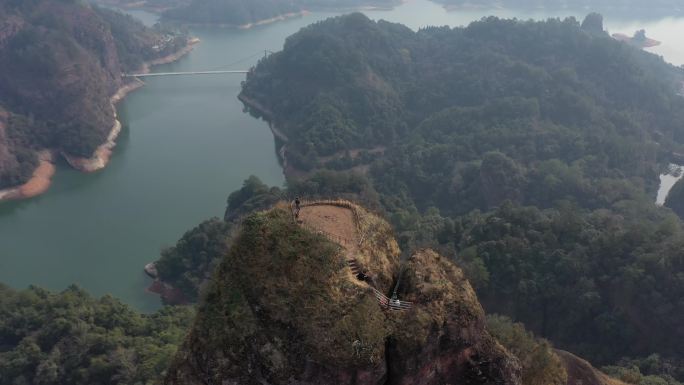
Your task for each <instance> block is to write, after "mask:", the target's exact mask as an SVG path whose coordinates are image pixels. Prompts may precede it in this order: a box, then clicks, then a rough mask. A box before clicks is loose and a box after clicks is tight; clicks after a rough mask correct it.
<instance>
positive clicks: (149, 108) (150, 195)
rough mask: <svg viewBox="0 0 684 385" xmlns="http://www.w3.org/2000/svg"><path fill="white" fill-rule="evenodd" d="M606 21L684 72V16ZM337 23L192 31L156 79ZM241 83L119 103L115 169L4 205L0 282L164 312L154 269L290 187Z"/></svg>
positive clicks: (409, 8)
mask: <svg viewBox="0 0 684 385" xmlns="http://www.w3.org/2000/svg"><path fill="white" fill-rule="evenodd" d="M366 13H367V14H368V15H369V16H370V17H372V18H376V19H380V18H382V19H386V20H389V21H394V22H400V23H404V24H406V25H408V26H410V27H411V28H414V29H417V28H420V27H423V26H427V25H451V26H456V25H464V24H468V23H469V22H471V21H473V20H478V19H480V18H481V17H483V16H486V15H491V14H493V15H496V16H500V17H517V18H521V19H529V18H534V19H540V18H547V17H559V16H562V17H564V16H569V15H574V16H577V17H583V16H584V14H586V13H588V10H580V11H569V10H564V11H558V12H553V11H549V10H539V11H535V12H533V13H524V14H523V13H521V12H515V11H510V10H502V9H496V10H483V9H479V10H467V11H452V12H447V11H445V10H444V9H443V8H442V7H440V6H438V5H436V4H434V3H431V2H428V1H426V0H412V1H411V0H410V1H408V2H407V3H405V4H404V5H402V6H400V7H397V8H396V9H394V10H391V11H368V12H366ZM603 13H604V15H605V17H606V27H607V28H608V29H609V30H610V31H611V32H625V33H630V34H631V33H632V32H633V31H635V30H636V29H640V28H645V29H646V30H647V32H648V34H649V36H651V37H653V38H654V39H657V40H660V41H663V42H664V44H663V45H662V46H660V47H657V48H655V49H653V50H652V51H653V52H655V53H658V54H660V55H664V56H665V57H666V58H667V60H669V61H670V62H673V63H675V64H678V65H679V64H683V63H684V44H683V43H684V19H681V18H648V17H642V16H624V15H615V16H614V17H613V16H612V15H611V14H610V12H609V11H604V12H603ZM135 15H136V16H139V17H141V18H143V19H144V20H145V22H146V23H153V22H154V21H155V19H156V17H155V16H154V15H151V14H148V13H144V12H135ZM332 15H334V14H333V13H311V14H308V15H306V16H303V17H301V18H297V19H291V20H287V21H283V22H278V23H274V24H270V25H265V26H260V27H257V28H254V29H250V30H231V29H209V28H207V29H193V30H192V31H191V32H192V34H193V35H194V36H197V37H198V38H200V39H201V43H200V44H199V45H197V46H196V48H195V50H194V51H193V52H192V53H190V54H189V55H188V56H186V57H185V58H183V59H181V60H180V61H178V62H176V63H173V64H170V65H165V66H162V67H158V68H155V69H154V71H159V72H161V71H165V72H166V71H174V72H175V71H199V70H212V69H219V68H220V67H224V66H226V65H228V64H232V66H231V68H230V69H247V68H249V67H250V66H252V65H254V64H255V63H256V61H257V60H258V58H259V57H260V54H261V53H262V52H263V51H264V50H274V51H275V50H279V49H280V48H281V47H282V44H283V42H284V40H285V38H286V37H287V36H288V35H290V34H292V33H294V32H296V31H297V30H299V29H300V28H302V27H303V26H306V25H308V24H310V23H312V22H315V21H317V20H321V19H324V18H326V17H329V16H332ZM247 57H250V58H249V59H248V60H242V61H240V60H241V59H244V58H247ZM238 61H239V62H238ZM243 77H244V75H235V74H232V75H211V76H194V77H164V78H151V79H148V80H146V86H145V87H143V88H142V89H140V90H138V91H136V92H134V93H132V94H131V95H129V96H128V97H127V98H126V99H125V100H124V101H123V102H122V103H121V104H120V105H119V114H120V116H121V121H122V123H123V125H124V131H123V133H122V135H121V137H120V139H119V142H118V143H119V144H118V146H117V147H116V150H115V153H114V155H113V157H112V160H111V162H110V164H109V166H108V167H107V169H105V170H103V171H102V172H99V173H97V174H81V173H79V172H76V171H74V170H71V169H70V168H68V167H67V166H66V165H64V164H59V165H58V171H57V174H56V176H55V178H54V181H53V185H52V187H51V189H50V190H49V191H48V192H47V193H46V194H45V195H43V196H40V197H38V198H35V199H31V200H28V201H21V202H10V203H3V204H1V205H0V282H2V283H4V284H7V285H10V286H12V287H15V288H25V287H27V286H28V285H31V284H35V285H38V286H41V287H45V288H48V289H53V290H61V289H64V288H65V287H67V286H68V285H70V284H73V283H75V284H78V285H80V286H82V287H84V288H85V289H86V290H88V291H89V292H90V293H92V294H93V295H96V296H100V295H105V294H112V295H114V296H116V297H118V298H121V299H122V300H123V301H125V302H127V303H129V304H131V305H133V306H134V307H136V308H138V309H140V310H143V311H151V310H154V309H155V308H158V307H159V306H160V305H159V300H158V298H157V297H156V296H154V295H152V294H148V293H146V292H145V287H146V286H148V285H149V279H148V278H147V277H145V275H144V274H143V272H142V268H143V266H144V265H145V263H147V262H149V261H152V260H155V259H157V257H158V255H159V251H160V249H161V248H163V247H166V246H170V245H173V244H174V243H175V241H176V240H177V239H178V238H179V237H180V236H181V235H182V234H183V232H184V231H186V230H188V229H190V228H191V227H193V226H195V225H196V224H198V223H199V222H200V221H202V220H204V219H207V218H210V217H212V216H222V215H223V210H224V207H225V202H226V197H227V196H228V194H229V193H230V192H231V191H233V190H235V189H237V188H239V187H240V185H241V183H242V181H243V180H244V179H246V178H247V177H248V176H249V175H256V176H258V177H259V178H261V179H262V180H263V181H264V182H266V183H268V184H270V185H282V183H283V182H284V178H283V176H282V171H281V169H280V166H279V164H278V162H277V158H276V154H275V144H274V141H273V137H272V134H271V132H270V130H269V128H268V126H267V124H266V123H264V122H263V121H259V120H256V119H253V118H251V117H250V116H249V115H247V114H245V113H243V110H242V105H241V103H240V102H239V101H238V100H237V98H236V96H237V95H238V93H239V90H240V82H241V81H242V80H243Z"/></svg>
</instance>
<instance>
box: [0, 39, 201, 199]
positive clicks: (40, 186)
mask: <svg viewBox="0 0 684 385" xmlns="http://www.w3.org/2000/svg"><path fill="white" fill-rule="evenodd" d="M199 42H200V40H199V39H198V38H191V39H189V40H188V43H187V44H186V45H185V47H183V48H181V49H180V50H178V51H177V52H175V53H173V54H170V55H167V56H164V57H161V58H157V59H154V60H150V61H148V62H145V63H144V64H143V65H142V68H141V69H140V71H141V73H148V72H149V71H150V68H151V67H153V66H156V65H162V64H169V63H173V62H175V61H177V60H179V59H181V58H182V57H184V56H185V55H187V54H189V53H190V52H191V51H192V50H193V48H194V46H195V45H196V44H197V43H199ZM144 85H145V83H144V82H142V81H141V80H140V79H135V80H133V81H130V82H128V83H126V84H124V85H122V86H121V87H119V88H118V89H117V90H116V92H115V93H114V94H113V95H112V96H110V98H109V102H110V105H111V108H112V111H113V114H114V123H113V125H112V128H111V129H110V130H109V134H108V135H107V139H106V140H105V142H104V143H102V144H101V145H99V146H98V147H97V149H95V152H94V153H93V156H92V157H90V158H83V157H75V156H70V155H68V154H65V153H64V152H60V154H59V155H60V156H61V157H62V158H63V159H64V160H65V161H66V162H67V163H68V164H69V166H71V167H72V168H74V169H76V170H78V171H81V172H85V173H93V172H96V171H99V170H102V169H104V168H105V167H107V164H108V163H109V160H110V158H111V156H112V153H113V150H114V147H116V139H117V138H118V137H119V134H120V133H121V129H122V124H121V122H120V121H119V119H118V113H117V109H116V105H117V104H118V103H119V102H121V101H122V100H123V99H124V98H125V97H126V96H127V95H128V94H130V93H131V92H133V91H135V90H137V89H139V88H141V87H143V86H144ZM38 158H39V159H40V163H39V165H38V167H36V169H35V170H34V171H33V175H32V176H31V178H30V179H29V180H28V181H26V183H24V184H22V185H19V186H14V187H9V188H6V189H2V190H0V203H2V202H5V201H9V200H23V199H29V198H34V197H36V196H38V195H41V194H44V193H45V192H46V191H47V190H48V189H49V188H50V185H51V184H52V177H53V176H54V175H55V173H56V171H57V167H56V166H55V151H54V150H52V149H43V150H41V151H38Z"/></svg>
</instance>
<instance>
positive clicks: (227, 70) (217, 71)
mask: <svg viewBox="0 0 684 385" xmlns="http://www.w3.org/2000/svg"><path fill="white" fill-rule="evenodd" d="M272 53H273V51H269V50H264V51H258V52H257V53H254V54H251V55H249V56H247V57H244V58H242V59H240V60H237V61H234V62H232V63H229V64H226V65H222V66H220V67H216V68H211V69H208V70H202V71H184V72H151V73H131V74H126V73H124V74H121V77H123V78H151V77H163V76H193V75H225V74H247V73H249V70H243V69H232V67H233V66H236V65H237V64H240V63H243V62H245V61H247V60H250V59H253V58H255V57H256V56H258V55H262V54H263V55H264V57H266V56H268V55H270V54H272Z"/></svg>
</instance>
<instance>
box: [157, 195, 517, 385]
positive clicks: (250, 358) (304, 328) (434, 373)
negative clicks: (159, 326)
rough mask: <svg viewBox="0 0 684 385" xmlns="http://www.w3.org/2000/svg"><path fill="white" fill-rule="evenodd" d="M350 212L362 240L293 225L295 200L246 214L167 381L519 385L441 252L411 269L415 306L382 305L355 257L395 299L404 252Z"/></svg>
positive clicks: (382, 229) (359, 212)
mask: <svg viewBox="0 0 684 385" xmlns="http://www.w3.org/2000/svg"><path fill="white" fill-rule="evenodd" d="M307 209H308V208H307ZM347 209H349V210H353V212H354V217H355V221H356V229H355V230H353V233H354V235H353V238H354V239H353V240H352V241H353V242H354V243H355V244H356V245H354V246H350V245H349V244H348V243H347V242H342V243H344V245H342V244H341V243H339V244H338V243H335V242H332V241H331V239H333V238H334V236H335V234H333V231H334V230H333V231H328V230H330V228H328V227H326V229H320V230H319V231H316V229H311V228H310V227H309V226H306V225H305V224H303V225H299V224H296V223H295V222H294V221H293V218H292V215H291V213H290V208H289V206H288V205H286V204H279V205H277V206H276V208H274V209H272V210H269V211H264V212H260V213H256V214H252V215H250V216H248V217H247V218H246V219H245V220H244V221H243V223H242V229H241V231H240V233H239V234H238V235H237V237H236V239H235V240H234V242H233V243H232V247H231V249H230V251H229V252H228V254H227V255H226V256H225V257H224V258H223V261H222V262H221V264H220V265H219V267H218V269H217V270H216V272H215V275H214V277H213V280H212V282H211V283H210V285H209V286H208V288H207V290H206V292H205V293H204V298H203V300H202V301H201V303H200V305H199V307H198V316H197V318H196V320H195V324H194V326H193V328H192V330H191V331H190V333H189V335H188V337H187V339H186V341H185V343H184V345H183V347H182V348H181V349H180V351H179V352H178V354H177V355H176V358H175V360H174V362H173V363H172V365H171V368H170V369H169V371H168V375H167V377H166V378H165V380H164V383H165V384H179V385H180V384H183V385H189V384H226V385H227V384H231V385H233V384H235V385H237V384H240V385H248V384H250V385H251V384H255V385H256V384H274V385H275V384H302V385H304V384H311V385H313V384H323V385H324V384H358V385H362V384H369V385H370V384H373V385H375V384H406V385H409V384H411V385H416V384H419V385H432V384H435V385H437V384H520V383H521V379H520V365H519V363H518V361H517V360H516V359H515V358H514V357H513V356H512V355H511V354H510V353H508V352H507V351H506V350H505V349H504V348H503V347H502V346H501V345H499V344H498V342H497V341H496V340H495V339H494V338H493V337H491V336H490V334H489V333H488V332H487V330H486V328H485V321H484V311H483V310H482V307H481V306H480V304H479V302H478V301H477V298H476V296H475V293H474V291H473V289H472V288H471V287H470V284H469V283H468V282H467V280H465V278H464V276H463V273H462V272H461V270H460V269H458V268H457V267H456V266H454V265H453V264H452V263H451V262H449V261H448V260H446V259H444V258H441V257H440V256H439V255H437V254H436V253H435V252H433V251H430V250H424V251H421V252H419V253H417V254H415V255H414V256H413V257H411V258H410V260H409V261H408V262H407V263H406V265H405V268H404V269H403V274H402V275H403V278H402V281H401V283H400V288H401V290H400V297H401V299H405V300H408V301H413V302H414V306H413V308H412V309H411V310H409V311H402V312H397V311H390V310H387V309H386V308H384V307H382V306H380V304H379V302H378V301H377V300H376V297H375V296H374V294H373V289H372V287H371V284H370V283H369V282H368V281H360V280H358V279H356V277H354V276H353V275H352V274H350V268H349V266H348V262H347V260H348V259H349V258H350V257H355V258H356V259H357V260H358V263H359V264H360V265H362V267H363V269H364V270H366V271H367V272H368V273H369V274H370V275H373V276H375V280H374V282H373V285H375V288H376V289H377V290H378V291H379V292H382V293H384V294H386V295H390V294H391V292H392V289H393V287H394V284H395V281H396V278H397V277H398V276H399V272H400V271H401V270H400V259H399V248H398V246H397V243H396V241H395V240H394V238H393V236H392V230H391V228H390V226H389V225H388V224H387V223H386V222H384V221H383V220H381V219H380V218H378V217H377V216H375V215H372V214H370V213H368V212H367V211H365V210H363V209H362V208H360V207H358V206H353V207H347ZM328 211H330V210H328ZM309 214H312V213H309ZM326 215H328V216H334V215H335V214H334V213H333V212H332V211H331V212H329V213H327V214H326ZM330 219H331V220H330V222H331V223H335V222H336V221H335V220H334V219H335V218H330ZM323 226H326V225H323Z"/></svg>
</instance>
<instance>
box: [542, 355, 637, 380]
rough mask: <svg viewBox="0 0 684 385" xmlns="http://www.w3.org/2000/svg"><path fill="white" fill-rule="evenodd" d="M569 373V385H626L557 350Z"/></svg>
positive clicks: (581, 360)
mask: <svg viewBox="0 0 684 385" xmlns="http://www.w3.org/2000/svg"><path fill="white" fill-rule="evenodd" d="M555 352H556V355H558V357H560V359H561V361H562V362H563V365H565V370H566V371H567V372H568V385H626V384H625V383H624V382H622V381H618V380H616V379H614V378H611V377H608V376H607V375H605V374H604V373H602V372H601V371H599V370H597V369H596V368H594V367H593V366H591V364H590V363H588V362H587V361H585V360H583V359H581V358H579V357H577V356H575V355H574V354H572V353H568V352H566V351H563V350H555Z"/></svg>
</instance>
